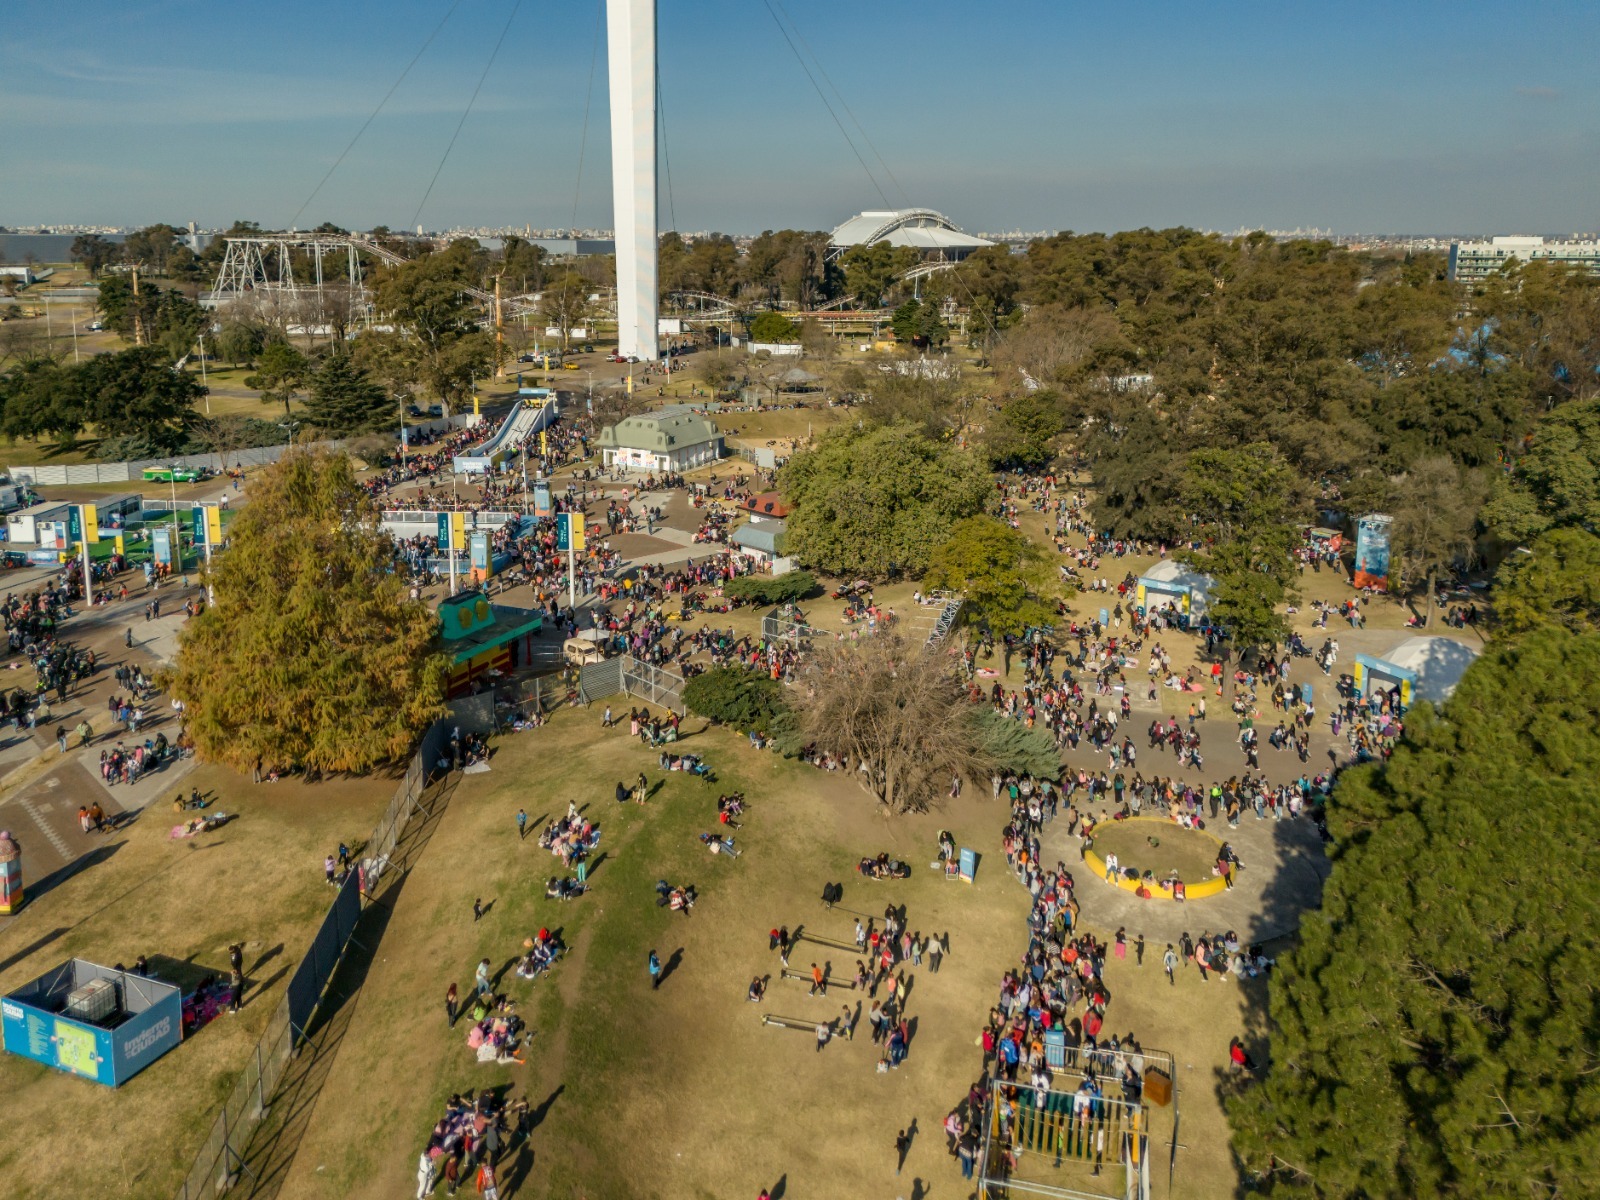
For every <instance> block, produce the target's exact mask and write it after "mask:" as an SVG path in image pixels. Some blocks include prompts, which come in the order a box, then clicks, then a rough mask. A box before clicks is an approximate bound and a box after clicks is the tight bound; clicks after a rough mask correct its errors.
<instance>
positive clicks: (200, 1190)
mask: <svg viewBox="0 0 1600 1200" xmlns="http://www.w3.org/2000/svg"><path fill="white" fill-rule="evenodd" d="M449 736H450V735H449V728H448V726H447V725H446V723H445V722H444V721H438V722H435V723H434V724H433V725H432V726H431V727H430V728H429V729H428V731H427V733H425V734H424V735H423V738H422V745H421V746H420V747H419V748H418V750H417V752H416V753H415V754H414V755H412V756H411V761H410V763H408V764H407V766H406V774H405V778H404V779H402V780H401V782H400V786H399V787H397V788H396V789H395V793H394V798H393V799H392V800H390V801H389V807H388V808H387V809H385V810H384V814H383V816H382V817H380V818H379V819H378V824H377V826H376V828H374V829H373V831H372V834H371V836H370V837H368V838H367V840H366V842H365V843H364V844H363V845H362V847H361V858H360V861H359V863H358V869H357V870H355V871H352V872H351V873H350V875H349V877H347V878H346V880H345V883H344V886H343V887H342V888H341V889H340V892H339V895H338V896H337V897H335V899H334V902H333V904H332V906H331V907H330V908H329V909H328V914H327V916H325V917H324V918H323V922H322V925H321V926H320V927H319V928H318V930H317V933H316V934H315V936H313V938H312V940H311V947H310V948H309V949H308V950H307V952H306V957H305V958H304V959H302V960H301V963H300V966H299V968H297V970H296V971H295V974H294V975H293V976H292V977H291V979H290V982H289V986H288V987H287V988H285V989H284V994H283V998H282V999H281V1000H279V1002H278V1005H277V1007H276V1008H274V1009H273V1010H272V1016H271V1017H269V1018H268V1019H267V1028H266V1032H265V1033H263V1034H262V1035H261V1040H260V1041H259V1042H258V1043H256V1048H255V1051H254V1052H253V1054H252V1055H251V1057H250V1060H249V1061H248V1062H247V1063H246V1064H245V1068H244V1071H243V1072H242V1073H241V1074H240V1076H239V1079H238V1082H237V1083H235V1084H234V1086H233V1090H232V1091H231V1092H230V1093H229V1094H228V1098H227V1099H226V1100H224V1101H223V1103H222V1111H221V1112H219V1113H218V1114H217V1119H216V1121H215V1122H214V1123H213V1124H212V1126H211V1129H210V1131H209V1132H208V1133H207V1134H206V1139H205V1142H204V1143H203V1144H202V1145H201V1146H200V1150H199V1152H198V1153H197V1154H196V1155H195V1158H194V1164H193V1165H192V1166H191V1167H190V1168H189V1173H188V1175H187V1176H186V1177H185V1178H184V1181H183V1185H182V1186H181V1187H180V1188H179V1190H178V1193H177V1200H213V1198H215V1197H220V1196H221V1195H223V1193H225V1192H226V1191H227V1190H228V1189H229V1188H230V1187H232V1186H233V1184H234V1183H235V1182H237V1178H238V1174H239V1172H240V1170H241V1168H242V1166H243V1164H244V1153H245V1150H246V1148H247V1147H248V1145H249V1143H250V1138H251V1136H252V1134H254V1132H255V1129H256V1126H257V1125H259V1124H260V1123H261V1119H262V1117H263V1116H265V1115H266V1111H267V1106H268V1105H269V1104H270V1103H271V1102H272V1099H273V1092H274V1090H275V1089H276V1088H277V1086H278V1082H279V1080H280V1079H282V1077H283V1073H284V1068H285V1067H286V1066H287V1065H288V1063H289V1060H290V1059H291V1058H293V1057H294V1053H295V1049H296V1047H297V1046H298V1045H299V1043H300V1041H301V1040H302V1039H303V1038H304V1036H305V1031H306V1028H307V1026H308V1025H309V1024H310V1021H311V1018H312V1016H313V1014H314V1013H315V1011H316V1007H317V1005H318V1004H319V1003H320V1002H321V999H322V995H323V991H324V989H325V988H326V987H327V983H328V980H329V979H330V978H331V977H332V975H333V972H334V969H335V968H336V967H337V966H338V963H339V960H340V959H341V958H342V957H343V955H344V951H345V949H346V947H347V946H348V945H349V942H350V936H351V934H352V933H353V932H354V930H355V926H356V920H357V916H356V915H355V911H356V906H358V905H359V903H360V900H359V897H362V896H364V897H366V898H367V899H370V898H372V897H373V896H375V895H376V894H377V891H378V886H379V884H380V883H381V882H382V880H383V878H384V876H385V874H386V873H387V872H388V870H389V867H390V866H391V864H392V857H393V854H394V850H395V847H396V846H397V845H399V843H400V840H401V838H403V837H404V836H405V830H406V825H407V823H408V822H409V821H410V820H411V818H412V817H413V816H415V815H416V813H417V811H418V810H419V809H420V808H421V804H422V797H423V794H424V792H425V791H426V790H427V785H428V780H429V778H430V777H431V776H432V774H433V772H432V771H431V770H430V768H429V764H430V763H435V762H437V761H438V758H439V754H440V752H441V750H442V749H443V747H444V745H445V743H446V742H447V741H448V740H449ZM352 896H354V897H358V898H356V899H352V898H351V897H352Z"/></svg>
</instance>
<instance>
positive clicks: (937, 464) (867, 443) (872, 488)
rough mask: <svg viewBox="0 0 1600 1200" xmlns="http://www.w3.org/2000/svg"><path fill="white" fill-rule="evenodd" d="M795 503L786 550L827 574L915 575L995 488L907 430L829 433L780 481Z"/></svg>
mask: <svg viewBox="0 0 1600 1200" xmlns="http://www.w3.org/2000/svg"><path fill="white" fill-rule="evenodd" d="M779 486H780V487H781V488H782V490H783V493H784V495H785V496H786V497H787V498H788V499H789V501H790V502H791V503H792V504H793V505H794V512H793V513H792V514H791V515H790V517H789V522H788V526H789V538H788V548H789V553H790V554H792V555H794V556H795V557H797V558H798V559H799V560H800V561H801V562H803V563H805V564H806V565H807V566H809V567H813V568H815V569H817V570H820V571H823V572H826V573H827V574H830V575H844V576H857V575H860V576H865V577H867V578H869V579H883V578H886V577H888V576H889V575H890V574H891V573H893V572H896V571H899V572H904V573H905V574H908V575H921V574H922V573H923V571H925V570H926V569H927V566H928V563H929V561H930V558H931V556H932V554H933V549H934V547H935V546H937V545H939V544H940V543H941V542H943V541H944V540H945V539H946V538H947V537H949V535H950V527H951V526H952V525H954V524H955V522H957V521H959V520H961V518H963V517H969V516H972V515H973V514H975V513H977V512H979V511H980V510H982V508H983V507H984V505H985V503H986V502H987V501H988V498H989V496H990V493H991V492H992V490H993V485H992V484H991V482H990V480H989V476H988V473H987V472H986V471H985V470H984V468H983V465H982V463H980V462H979V461H978V460H977V459H976V458H974V457H973V456H972V455H970V454H965V453H962V452H961V451H959V450H957V449H956V448H955V447H954V446H953V445H951V444H950V443H947V442H946V443H940V442H935V441H933V440H931V439H930V438H928V437H926V436H925V435H924V434H923V433H922V432H920V431H919V430H918V429H917V428H916V427H915V426H913V425H909V424H894V425H885V426H882V427H879V428H869V429H866V430H858V429H854V428H850V427H846V428H842V429H836V430H834V431H832V432H831V433H829V434H828V435H826V436H825V437H824V438H823V439H822V440H821V442H820V443H819V444H818V445H817V447H816V448H815V449H813V450H807V451H804V452H802V453H800V454H797V455H795V456H794V458H792V459H790V460H789V463H788V465H787V466H786V467H785V468H784V470H783V473H782V475H781V476H780V477H779Z"/></svg>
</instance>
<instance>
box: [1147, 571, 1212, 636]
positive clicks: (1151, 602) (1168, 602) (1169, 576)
mask: <svg viewBox="0 0 1600 1200" xmlns="http://www.w3.org/2000/svg"><path fill="white" fill-rule="evenodd" d="M1215 582H1216V581H1215V580H1213V579H1212V578H1211V576H1209V575H1204V574H1201V573H1200V572H1199V571H1196V570H1193V569H1192V568H1190V567H1186V566H1184V565H1183V564H1182V563H1181V562H1178V561H1176V560H1175V559H1170V558H1166V559H1162V560H1161V561H1160V562H1158V563H1157V564H1156V565H1155V566H1153V567H1151V568H1150V570H1149V571H1148V572H1146V573H1145V574H1143V575H1141V576H1139V578H1138V581H1137V586H1136V588H1135V591H1134V601H1133V602H1134V606H1135V607H1136V608H1137V609H1138V610H1139V615H1140V616H1147V615H1149V614H1150V613H1152V612H1155V611H1157V610H1159V609H1163V608H1171V609H1172V610H1173V611H1174V612H1175V613H1177V615H1178V625H1179V627H1180V628H1182V629H1188V628H1189V627H1190V625H1193V624H1198V625H1204V624H1205V623H1206V617H1207V613H1208V612H1209V610H1210V607H1211V589H1212V587H1213V586H1214V584H1215Z"/></svg>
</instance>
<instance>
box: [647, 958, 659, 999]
mask: <svg viewBox="0 0 1600 1200" xmlns="http://www.w3.org/2000/svg"><path fill="white" fill-rule="evenodd" d="M649 967H650V990H651V991H652V992H653V991H655V990H656V989H657V988H659V987H660V986H661V960H660V959H659V958H657V957H656V952H655V951H654V950H652V951H650V964H649Z"/></svg>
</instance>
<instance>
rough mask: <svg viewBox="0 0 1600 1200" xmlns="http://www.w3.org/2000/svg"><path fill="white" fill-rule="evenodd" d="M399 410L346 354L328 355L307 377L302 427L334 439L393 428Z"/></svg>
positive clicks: (370, 377)
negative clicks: (304, 425)
mask: <svg viewBox="0 0 1600 1200" xmlns="http://www.w3.org/2000/svg"><path fill="white" fill-rule="evenodd" d="M398 413H399V409H398V407H397V405H396V404H395V402H393V401H391V400H390V399H389V398H388V397H387V396H386V395H384V392H383V389H382V388H381V387H379V386H378V385H377V384H376V383H375V382H373V379H372V376H370V375H368V374H367V372H366V371H364V370H363V369H362V368H360V367H358V366H356V365H355V363H353V362H351V361H350V356H349V355H347V354H330V355H329V356H328V357H327V358H325V359H323V361H322V365H321V366H319V367H318V368H317V370H316V372H315V373H314V374H313V375H312V376H311V395H310V397H309V398H308V399H307V400H306V404H305V413H304V415H305V420H306V424H308V425H312V426H315V427H316V428H317V429H320V430H322V431H323V432H324V433H327V434H331V435H332V436H334V437H343V436H345V435H346V434H352V433H369V432H371V431H372V430H374V429H382V428H386V427H390V426H393V425H394V424H395V422H396V421H397V420H398Z"/></svg>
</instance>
